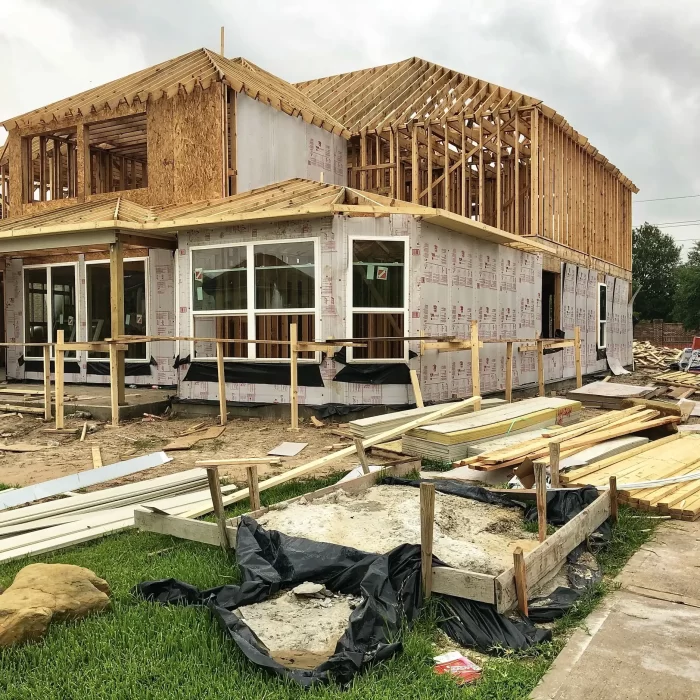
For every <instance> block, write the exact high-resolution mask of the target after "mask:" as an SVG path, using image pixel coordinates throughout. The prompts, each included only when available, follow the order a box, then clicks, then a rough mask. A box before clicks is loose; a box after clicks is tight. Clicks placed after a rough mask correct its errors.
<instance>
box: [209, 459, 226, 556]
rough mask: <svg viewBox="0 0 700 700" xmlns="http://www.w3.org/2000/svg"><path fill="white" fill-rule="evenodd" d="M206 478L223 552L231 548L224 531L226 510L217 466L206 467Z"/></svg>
mask: <svg viewBox="0 0 700 700" xmlns="http://www.w3.org/2000/svg"><path fill="white" fill-rule="evenodd" d="M207 480H208V481H209V492H210V493H211V502H212V503H213V504H214V515H215V516H216V524H217V525H218V526H219V535H220V536H221V547H222V548H223V550H224V551H225V552H228V551H230V550H231V543H230V542H229V539H228V533H227V532H226V512H225V511H224V500H223V496H222V495H221V484H220V483H219V468H218V467H207Z"/></svg>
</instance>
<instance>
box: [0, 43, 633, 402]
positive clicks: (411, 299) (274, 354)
mask: <svg viewBox="0 0 700 700" xmlns="http://www.w3.org/2000/svg"><path fill="white" fill-rule="evenodd" d="M3 126H4V127H5V128H6V129H7V130H8V132H9V137H8V139H7V142H6V144H5V146H4V147H0V211H1V217H2V218H1V220H0V256H2V258H1V260H2V268H3V270H4V272H3V280H4V294H5V302H4V327H5V331H6V340H7V341H8V342H11V343H22V344H25V345H17V346H15V347H11V348H9V349H8V351H7V375H8V378H9V379H11V380H22V381H25V380H32V379H37V380H40V379H42V377H43V372H44V358H43V356H42V349H41V347H40V346H39V345H31V344H33V343H36V344H41V343H51V342H55V340H56V338H57V334H58V332H59V331H63V333H64V337H65V340H66V341H68V342H83V343H86V342H96V341H101V340H104V339H107V338H117V337H120V336H143V337H144V341H143V342H139V343H132V344H130V345H129V346H128V350H126V351H120V352H119V353H118V362H119V366H120V374H119V377H120V378H119V383H120V384H122V385H123V384H124V383H128V384H132V383H133V384H144V385H149V386H150V385H154V384H157V385H161V386H175V387H177V390H178V394H179V396H180V397H181V398H182V399H192V400H204V401H207V400H213V399H216V398H217V397H218V392H219V385H218V383H217V371H216V343H215V342H212V341H211V339H212V338H218V339H226V340H227V343H226V344H225V346H224V347H225V352H224V355H225V375H226V381H225V391H226V395H227V399H228V400H229V401H232V402H242V403H286V402H288V401H289V400H290V370H289V346H288V345H285V344H284V343H282V344H279V343H278V341H287V340H289V330H290V325H291V324H296V327H297V329H298V334H299V340H301V341H310V340H317V339H326V338H338V339H340V338H342V339H348V340H352V339H354V338H355V339H367V338H371V339H377V340H375V341H371V342H364V341H363V342H358V343H357V346H354V347H352V346H351V347H346V348H344V349H343V350H342V351H340V352H336V353H335V354H334V355H327V354H323V353H321V352H320V351H309V352H305V353H302V354H301V355H300V364H299V372H298V375H299V376H298V384H299V401H300V403H306V404H311V405H325V404H334V403H339V404H406V403H410V402H411V401H412V390H411V385H410V378H409V371H408V370H409V368H411V369H416V370H417V371H418V374H419V377H420V383H421V388H422V391H423V396H424V397H425V399H428V400H442V399H448V398H451V397H455V396H456V397H464V396H469V395H470V394H471V393H472V368H471V355H470V353H469V352H468V351H456V352H440V351H439V350H438V349H427V350H424V351H423V352H421V347H423V346H421V342H420V340H417V338H418V337H419V336H421V335H423V336H425V337H430V338H448V339H449V338H452V339H454V338H456V339H459V338H468V337H469V333H470V324H471V321H472V320H478V322H479V326H478V328H479V334H480V337H481V338H482V339H483V340H484V341H489V340H491V341H494V340H497V339H506V338H507V339H515V340H517V339H523V340H525V339H533V338H535V337H541V338H552V337H554V336H555V335H556V334H561V332H563V333H564V334H565V336H566V337H573V333H574V328H575V327H576V326H578V327H579V328H580V329H581V339H582V348H581V357H582V365H583V371H584V373H585V372H594V371H598V370H601V369H605V367H606V356H607V357H615V358H617V359H619V360H620V361H621V362H622V364H629V363H630V362H631V355H632V317H631V306H630V304H629V299H630V282H631V267H632V217H631V196H632V193H633V192H636V191H637V190H636V188H635V186H634V184H633V183H632V182H631V181H630V180H629V179H627V178H626V177H625V176H624V175H623V174H622V173H621V172H620V171H619V170H618V169H617V168H616V167H615V166H614V165H613V164H612V163H611V162H610V161H608V160H607V158H605V157H604V156H603V155H602V154H600V153H599V152H598V151H597V150H596V149H595V148H594V147H593V146H592V145H591V144H590V143H589V142H588V139H586V138H585V137H584V136H582V135H581V134H579V133H578V132H576V131H575V130H574V129H573V128H572V127H571V126H570V125H569V124H568V123H567V121H566V120H565V119H564V118H563V117H562V116H561V115H559V114H557V113H556V112H555V111H554V110H553V109H551V108H549V107H547V106H546V105H544V104H543V103H542V102H541V101H540V100H537V99H535V98H532V97H529V96H527V95H523V94H520V93H518V92H514V91H512V90H508V89H506V88H503V87H500V86H498V85H494V84H492V83H488V82H485V81H483V80H479V79H477V78H472V77H470V76H468V75H464V74H462V73H458V72H456V71H453V70H449V69H447V68H443V67H441V66H438V65H436V64H433V63H430V62H428V61H424V60H422V59H418V58H411V59H408V60H405V61H402V62H400V63H395V64H391V65H386V66H379V67H376V68H370V69H367V70H361V71H356V72H353V73H347V74H343V75H337V76H332V77H326V78H318V79H315V80H310V81H307V82H303V83H299V84H297V85H292V84H290V83H287V82H286V81H284V80H282V79H280V78H278V77H276V76H274V75H272V74H270V73H268V72H266V71H265V70H263V69H261V68H259V67H258V66H256V65H254V64H252V63H250V62H249V61H247V60H245V59H242V58H237V59H227V58H225V57H224V56H222V55H220V54H218V53H215V52H212V51H209V50H207V49H200V50H197V51H193V52H191V53H188V54H185V55H183V56H180V57H178V58H175V59H172V60H170V61H166V62H165V63H161V64H159V65H156V66H153V67H151V68H147V69H145V70H142V71H140V72H138V73H135V74H133V75H129V76H127V77H125V78H121V79H119V80H116V81H113V82H111V83H108V84H106V85H103V86H100V87H97V88H92V89H90V90H88V91H86V92H83V93H80V94H78V95H75V96H73V97H68V98H66V99H63V100H60V101H59V102H56V103H53V104H50V105H47V106H45V107H41V108H38V109H35V110H33V111H31V112H28V113H26V114H22V115H19V116H17V117H13V118H11V119H7V120H6V121H4V122H3ZM175 337H181V338H185V337H187V338H191V339H190V340H158V338H171V339H172V338H175ZM197 338H201V339H202V340H197ZM407 338H410V339H411V340H406V339H407ZM245 340H256V341H259V342H257V343H248V342H242V341H245ZM27 344H28V345H27ZM535 355H536V353H534V352H516V353H515V357H514V366H513V383H514V386H523V385H527V384H531V383H534V382H536V381H537V379H538V377H537V367H536V357H535ZM545 359H546V363H545V376H546V379H547V380H549V381H555V380H559V379H563V378H567V377H572V376H574V373H575V366H574V351H573V348H571V347H568V348H564V349H563V351H560V352H553V353H551V354H548V355H546V358H545ZM505 361H506V358H505V348H504V346H503V345H501V344H499V343H495V342H493V343H488V342H485V343H484V347H483V349H482V350H481V352H480V359H479V363H480V366H479V375H480V380H481V392H482V393H487V392H489V391H498V390H501V389H503V384H504V363H505ZM64 369H65V373H66V374H65V379H66V381H69V382H76V383H77V382H90V383H107V382H109V371H110V366H109V360H108V357H107V355H106V353H101V352H95V353H92V354H91V352H90V351H89V350H87V351H84V350H76V351H75V352H73V353H69V354H68V355H67V356H66V358H65V362H64Z"/></svg>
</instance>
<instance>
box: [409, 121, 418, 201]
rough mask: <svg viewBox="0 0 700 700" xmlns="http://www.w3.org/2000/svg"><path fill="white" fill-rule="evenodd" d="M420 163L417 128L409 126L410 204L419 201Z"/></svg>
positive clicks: (413, 125) (412, 125)
mask: <svg viewBox="0 0 700 700" xmlns="http://www.w3.org/2000/svg"><path fill="white" fill-rule="evenodd" d="M419 165H420V161H419V159H418V127H417V126H416V125H415V122H413V123H412V124H411V202H413V204H418V201H419V199H420V168H419Z"/></svg>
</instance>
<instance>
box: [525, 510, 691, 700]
mask: <svg viewBox="0 0 700 700" xmlns="http://www.w3.org/2000/svg"><path fill="white" fill-rule="evenodd" d="M617 580H618V581H619V583H620V584H621V586H622V588H621V590H620V591H617V592H616V593H614V594H612V595H611V596H609V597H608V598H607V599H606V600H605V601H603V603H602V604H601V606H600V607H599V608H597V609H596V610H595V611H594V612H593V613H592V614H591V615H590V616H589V617H588V618H587V620H586V621H585V622H584V623H583V624H582V626H581V627H580V628H579V629H577V630H576V631H575V632H574V634H573V635H572V637H571V639H570V640H569V642H568V644H567V645H566V647H565V648H564V650H563V651H562V653H561V654H560V655H559V656H558V657H557V659H556V661H555V662H554V663H553V664H552V666H551V668H550V669H549V671H548V672H547V673H546V674H545V676H544V678H542V680H541V681H540V683H539V685H538V686H537V688H535V690H534V691H533V692H532V694H531V695H530V698H531V700H584V699H585V700H598V699H601V700H602V699H603V698H604V699H605V700H632V699H634V700H647V699H649V700H651V699H652V698H654V699H655V700H658V699H659V698H674V700H675V699H676V698H683V699H685V698H700V521H698V522H695V523H688V522H681V521H677V520H671V521H668V522H667V523H664V524H663V525H662V526H661V527H659V529H658V530H657V533H656V535H655V536H654V539H653V540H652V541H651V542H648V543H647V544H646V545H644V547H643V548H642V549H640V550H639V551H638V552H637V553H636V554H635V555H634V556H633V557H632V558H631V559H630V561H629V562H628V564H627V566H626V567H625V568H624V570H623V571H622V572H621V574H620V576H619V577H618V579H617Z"/></svg>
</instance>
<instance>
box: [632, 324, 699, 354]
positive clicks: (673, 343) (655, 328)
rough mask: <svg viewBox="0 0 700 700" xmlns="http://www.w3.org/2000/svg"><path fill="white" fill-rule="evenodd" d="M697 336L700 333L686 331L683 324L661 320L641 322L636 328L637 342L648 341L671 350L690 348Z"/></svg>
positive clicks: (635, 337) (635, 336)
mask: <svg viewBox="0 0 700 700" xmlns="http://www.w3.org/2000/svg"><path fill="white" fill-rule="evenodd" d="M696 335H700V331H686V330H685V329H684V328H683V324H682V323H664V322H663V321H662V320H660V319H655V320H654V321H640V322H639V323H637V324H636V325H635V326H634V339H635V340H648V341H649V342H650V343H653V344H654V345H666V346H667V347H670V348H686V347H689V346H690V345H692V343H693V336H696Z"/></svg>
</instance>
